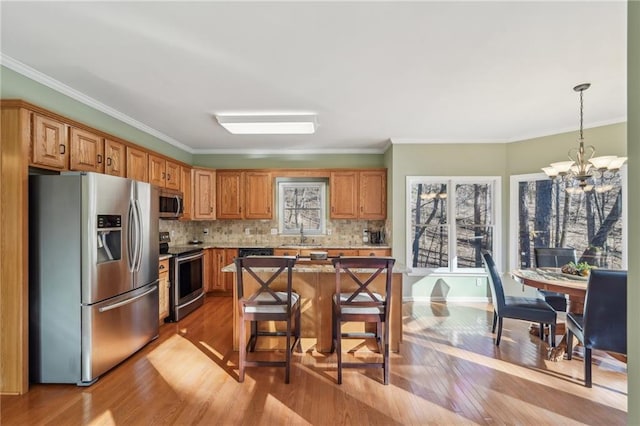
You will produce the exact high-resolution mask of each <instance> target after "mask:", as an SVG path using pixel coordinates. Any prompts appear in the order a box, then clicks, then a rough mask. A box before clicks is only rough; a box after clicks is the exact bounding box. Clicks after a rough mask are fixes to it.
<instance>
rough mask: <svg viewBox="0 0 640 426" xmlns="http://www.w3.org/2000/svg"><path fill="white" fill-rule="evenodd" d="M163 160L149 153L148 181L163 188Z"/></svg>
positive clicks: (164, 175) (164, 172)
mask: <svg viewBox="0 0 640 426" xmlns="http://www.w3.org/2000/svg"><path fill="white" fill-rule="evenodd" d="M165 163H166V162H165V160H164V158H161V157H156V156H155V155H153V154H149V183H150V184H151V185H156V186H159V187H161V188H164V181H165V178H166V171H165Z"/></svg>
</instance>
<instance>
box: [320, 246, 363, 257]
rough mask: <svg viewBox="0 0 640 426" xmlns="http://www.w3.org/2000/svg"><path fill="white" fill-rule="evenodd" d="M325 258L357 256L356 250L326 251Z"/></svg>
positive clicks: (339, 249) (338, 249)
mask: <svg viewBox="0 0 640 426" xmlns="http://www.w3.org/2000/svg"><path fill="white" fill-rule="evenodd" d="M327 256H329V257H338V256H359V254H358V250H357V249H341V248H337V249H327Z"/></svg>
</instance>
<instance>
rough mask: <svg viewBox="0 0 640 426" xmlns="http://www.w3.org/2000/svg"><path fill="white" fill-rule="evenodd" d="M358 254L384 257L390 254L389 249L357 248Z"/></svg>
mask: <svg viewBox="0 0 640 426" xmlns="http://www.w3.org/2000/svg"><path fill="white" fill-rule="evenodd" d="M358 256H376V257H384V256H391V249H376V248H371V249H358Z"/></svg>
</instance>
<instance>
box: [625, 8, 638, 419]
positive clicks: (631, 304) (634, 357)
mask: <svg viewBox="0 0 640 426" xmlns="http://www.w3.org/2000/svg"><path fill="white" fill-rule="evenodd" d="M628 5H629V14H628V25H627V28H628V31H629V33H628V35H627V39H628V55H627V66H628V70H627V76H628V82H627V85H628V86H627V102H628V105H627V117H628V120H629V123H628V132H629V137H628V142H627V148H628V155H629V182H633V184H632V185H629V190H628V194H629V217H630V218H634V219H633V220H630V221H629V281H628V286H627V292H628V293H627V318H628V320H627V324H628V328H627V336H628V338H627V342H628V348H627V352H628V359H629V363H628V364H627V372H628V377H629V381H628V394H627V400H628V410H629V411H628V413H629V417H628V419H627V420H628V421H627V424H630V425H639V424H640V405H638V404H637V402H638V401H640V313H639V312H640V311H638V306H637V303H638V301H640V285H639V282H640V238H638V235H640V221H639V220H637V218H638V217H640V187H639V186H638V182H640V167H638V164H640V78H638V76H639V75H640V2H638V1H630V2H629V3H628Z"/></svg>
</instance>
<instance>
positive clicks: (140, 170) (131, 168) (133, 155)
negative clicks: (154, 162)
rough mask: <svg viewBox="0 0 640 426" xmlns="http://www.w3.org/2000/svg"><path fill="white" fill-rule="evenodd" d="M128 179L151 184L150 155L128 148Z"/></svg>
mask: <svg viewBox="0 0 640 426" xmlns="http://www.w3.org/2000/svg"><path fill="white" fill-rule="evenodd" d="M126 152H127V177H128V178H129V179H135V180H139V181H142V182H149V168H148V167H149V164H148V162H149V160H148V158H149V154H147V152H146V151H143V150H141V149H137V148H133V147H131V146H127V150H126Z"/></svg>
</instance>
